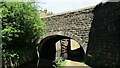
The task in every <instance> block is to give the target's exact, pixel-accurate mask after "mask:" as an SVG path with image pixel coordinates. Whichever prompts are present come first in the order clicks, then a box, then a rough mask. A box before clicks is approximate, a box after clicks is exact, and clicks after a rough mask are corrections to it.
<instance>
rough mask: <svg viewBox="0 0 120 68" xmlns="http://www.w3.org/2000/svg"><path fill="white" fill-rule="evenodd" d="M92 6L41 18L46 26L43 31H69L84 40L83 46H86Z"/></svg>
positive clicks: (91, 18) (91, 17)
mask: <svg viewBox="0 0 120 68" xmlns="http://www.w3.org/2000/svg"><path fill="white" fill-rule="evenodd" d="M94 7H95V6H91V7H88V8H84V9H80V10H77V11H71V12H67V13H63V14H59V15H54V16H49V17H45V18H42V19H43V20H44V21H45V22H46V26H47V27H46V29H45V33H50V32H59V31H64V32H70V33H72V34H74V35H77V36H78V37H79V38H81V39H83V40H84V42H85V44H84V46H85V47H86V46H87V43H88V36H89V31H90V27H91V23H92V20H93V14H92V10H93V8H94ZM79 42H81V41H79Z"/></svg>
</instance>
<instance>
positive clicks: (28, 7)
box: [0, 2, 45, 57]
mask: <svg viewBox="0 0 120 68" xmlns="http://www.w3.org/2000/svg"><path fill="white" fill-rule="evenodd" d="M1 4H2V7H1V8H0V14H1V15H0V18H1V19H2V30H1V33H2V49H3V55H4V56H5V57H6V56H10V57H14V56H16V55H17V54H18V53H19V52H20V51H24V50H27V49H34V48H35V47H36V45H35V43H34V42H33V41H34V39H35V38H41V37H42V36H43V34H44V32H43V29H44V27H45V24H44V22H43V21H42V20H41V19H40V17H39V13H38V10H37V6H36V5H35V4H34V3H33V2H3V3H1Z"/></svg>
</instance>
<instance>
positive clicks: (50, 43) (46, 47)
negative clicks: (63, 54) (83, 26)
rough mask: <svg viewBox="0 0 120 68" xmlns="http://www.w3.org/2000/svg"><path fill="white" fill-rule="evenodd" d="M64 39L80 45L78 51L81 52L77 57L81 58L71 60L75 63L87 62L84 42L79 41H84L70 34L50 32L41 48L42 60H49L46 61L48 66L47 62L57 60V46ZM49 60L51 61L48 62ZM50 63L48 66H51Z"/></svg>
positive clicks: (42, 42) (42, 41) (43, 40)
mask: <svg viewBox="0 0 120 68" xmlns="http://www.w3.org/2000/svg"><path fill="white" fill-rule="evenodd" d="M62 39H73V40H75V41H76V42H77V43H78V44H79V45H80V49H79V50H77V51H79V54H78V55H77V56H79V58H77V59H76V58H70V60H74V61H84V60H85V52H84V49H83V47H82V46H81V44H82V42H79V41H82V39H80V38H79V37H78V36H77V35H74V34H72V33H70V32H50V33H48V34H46V35H45V36H44V38H43V39H42V40H41V42H40V46H39V52H40V58H42V59H44V58H47V61H45V63H44V64H46V62H50V63H52V62H53V61H54V60H55V53H56V47H55V45H56V43H57V42H58V41H60V40H62ZM69 44H70V43H69ZM53 57H54V58H53ZM48 59H50V60H49V61H48ZM50 63H47V64H50ZM44 64H40V65H44Z"/></svg>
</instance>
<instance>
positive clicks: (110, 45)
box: [86, 2, 120, 68]
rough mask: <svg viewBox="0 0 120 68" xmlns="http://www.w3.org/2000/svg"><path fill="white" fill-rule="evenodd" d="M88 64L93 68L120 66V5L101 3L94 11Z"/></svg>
mask: <svg viewBox="0 0 120 68" xmlns="http://www.w3.org/2000/svg"><path fill="white" fill-rule="evenodd" d="M93 14H94V17H93V22H92V24H91V29H90V33H89V42H88V50H87V57H86V63H87V64H88V65H90V66H92V67H93V68H98V67H101V68H102V67H103V66H107V67H110V68H117V67H118V66H119V65H120V60H119V58H120V52H119V51H120V50H119V49H120V46H119V45H120V41H119V40H120V39H119V36H120V30H119V28H120V3H119V2H114V3H112V2H107V3H104V4H102V3H100V4H99V5H97V6H96V7H95V9H94V10H93Z"/></svg>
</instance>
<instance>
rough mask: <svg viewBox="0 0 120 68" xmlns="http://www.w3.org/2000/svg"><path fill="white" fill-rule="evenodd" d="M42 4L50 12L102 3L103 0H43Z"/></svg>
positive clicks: (60, 11) (65, 10)
mask: <svg viewBox="0 0 120 68" xmlns="http://www.w3.org/2000/svg"><path fill="white" fill-rule="evenodd" d="M41 1H42V2H43V3H42V4H41V6H42V7H43V8H46V9H47V10H48V12H53V13H62V12H67V11H70V10H76V9H80V8H84V7H88V6H92V5H96V4H98V3H100V2H101V1H102V0H41Z"/></svg>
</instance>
